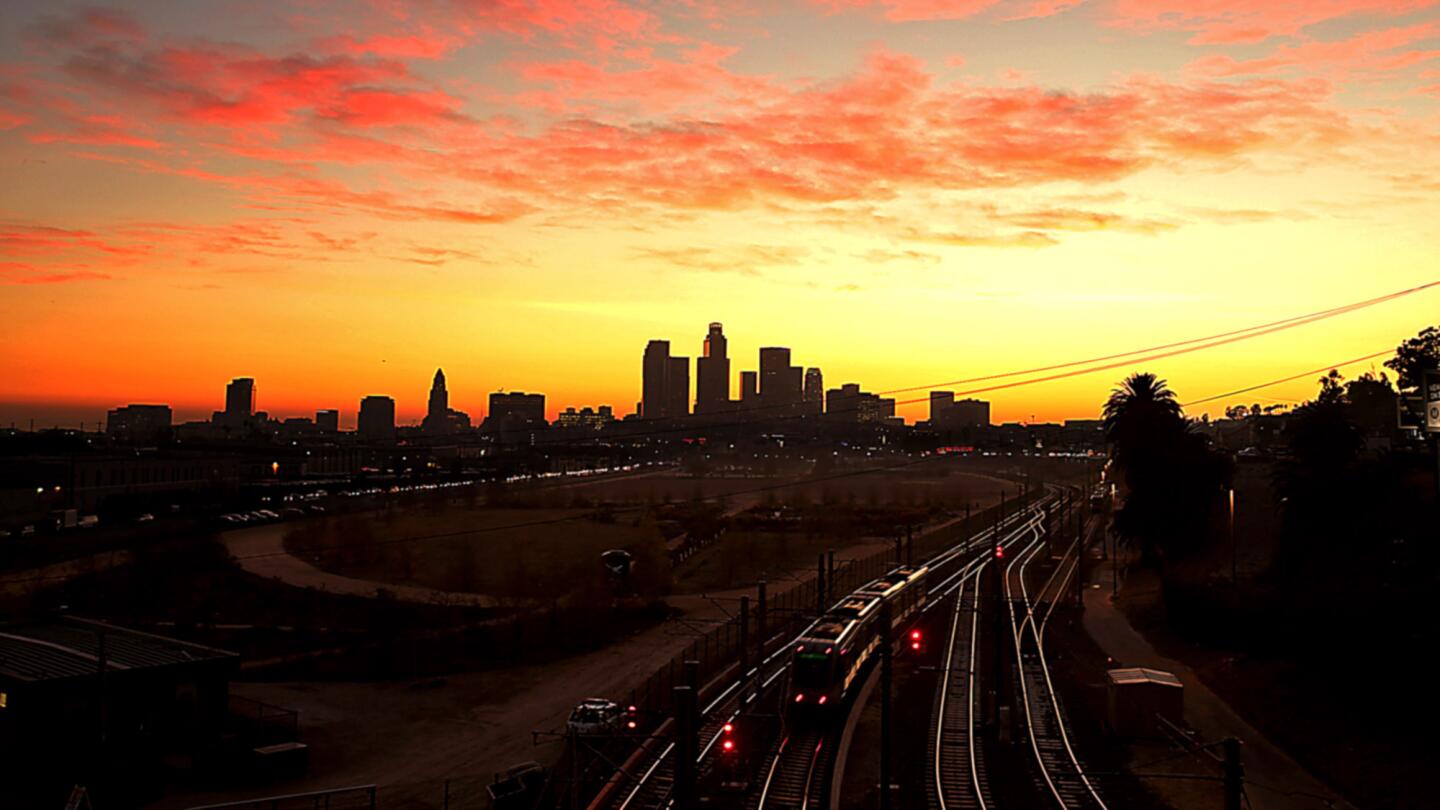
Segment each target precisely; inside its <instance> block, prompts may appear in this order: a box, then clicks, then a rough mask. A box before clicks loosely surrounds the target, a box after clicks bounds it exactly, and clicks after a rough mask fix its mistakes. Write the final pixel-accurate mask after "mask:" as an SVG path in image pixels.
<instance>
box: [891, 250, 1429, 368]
mask: <svg viewBox="0 0 1440 810" xmlns="http://www.w3.org/2000/svg"><path fill="white" fill-rule="evenodd" d="M1437 286H1440V279H1437V280H1435V281H1430V282H1426V283H1425V284H1420V285H1418V286H1415V287H1410V288H1408V289H1404V290H1399V291H1396V292H1393V293H1387V294H1385V295H1381V296H1377V297H1375V298H1368V299H1366V300H1364V301H1357V302H1354V303H1351V304H1345V305H1343V306H1338V307H1332V308H1330V309H1322V310H1320V311H1318V312H1311V313H1308V314H1306V315H1296V316H1293V317H1290V318H1283V319H1281V320H1278V321H1271V322H1270V323H1263V324H1259V325H1257V326H1249V327H1246V328H1244V329H1234V330H1231V331H1229V332H1220V333H1219V334H1214V335H1208V336H1206V337H1198V338H1190V339H1188V340H1180V341H1176V342H1174V343H1165V344H1161V345H1159V346H1151V347H1149V348H1146V349H1135V350H1134V351H1128V352H1120V353H1118V354H1109V355H1105V356H1103V357H1092V358H1090V359H1088V360H1072V361H1070V362H1067V363H1056V364H1055V365H1051V366H1039V367H1036V368H1031V369H1026V370H1024V371H1007V372H1003V373H1000V374H988V375H985V376H982V377H970V378H968V379H964V380H951V381H948V382H938V383H932V384H931V385H917V386H912V387H910V388H894V389H891V390H889V391H881V392H879V393H881V394H901V393H905V392H908V391H922V390H924V389H926V388H936V387H939V386H943V385H965V384H968V383H972V382H984V381H985V380H997V379H1003V378H1005V377H1019V376H1023V375H1026V374H1039V373H1041V372H1045V371H1054V370H1056V369H1060V368H1069V367H1071V366H1084V365H1089V364H1091V363H1101V362H1104V361H1107V360H1116V359H1119V358H1121V357H1130V356H1132V355H1136V354H1146V353H1148V352H1155V351H1162V350H1165V349H1173V348H1176V347H1178V346H1188V345H1190V344H1194V343H1205V342H1208V341H1211V340H1218V339H1220V338H1228V337H1234V336H1237V335H1243V334H1245V333H1247V332H1256V331H1258V330H1262V329H1263V330H1270V329H1271V327H1277V326H1285V325H1287V324H1288V325H1293V326H1303V325H1305V324H1308V323H1314V322H1315V321H1317V320H1324V319H1326V318H1332V317H1334V316H1336V315H1344V314H1346V313H1349V312H1354V311H1356V310H1359V309H1365V308H1368V307H1372V306H1375V305H1376V304H1383V303H1385V302H1387V301H1392V300H1395V299H1396V298H1403V297H1405V296H1407V295H1413V294H1415V293H1418V292H1422V291H1424V290H1428V289H1430V288H1431V287H1437ZM1261 334H1269V332H1268V331H1266V332H1262V333H1261Z"/></svg>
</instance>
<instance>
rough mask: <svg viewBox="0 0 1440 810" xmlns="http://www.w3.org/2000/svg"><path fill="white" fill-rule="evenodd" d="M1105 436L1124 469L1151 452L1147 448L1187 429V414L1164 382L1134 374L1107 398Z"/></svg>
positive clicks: (1154, 446) (1145, 375)
mask: <svg viewBox="0 0 1440 810" xmlns="http://www.w3.org/2000/svg"><path fill="white" fill-rule="evenodd" d="M1103 413H1104V417H1105V438H1106V440H1108V441H1109V442H1110V443H1111V444H1112V445H1114V447H1115V462H1116V464H1117V465H1118V466H1120V467H1121V468H1125V467H1128V466H1131V465H1132V464H1134V463H1135V462H1136V461H1137V460H1138V459H1140V458H1142V457H1144V456H1146V455H1149V454H1148V453H1147V452H1146V450H1147V448H1151V449H1154V448H1157V446H1158V445H1160V444H1162V442H1161V441H1157V440H1161V439H1164V440H1169V439H1172V438H1174V437H1175V436H1176V435H1177V434H1179V433H1183V432H1184V430H1185V417H1184V415H1183V414H1182V412H1181V410H1180V402H1179V401H1178V400H1176V399H1175V392H1174V391H1171V390H1170V388H1169V386H1168V385H1166V383H1165V381H1164V380H1162V379H1160V378H1158V377H1156V376H1155V375H1154V374H1150V373H1148V372H1140V373H1137V374H1131V375H1130V376H1129V377H1126V378H1125V379H1124V380H1123V381H1122V382H1121V383H1120V385H1119V387H1118V388H1116V389H1114V390H1113V391H1111V392H1110V398H1109V399H1108V400H1106V401H1105V409H1104V412H1103Z"/></svg>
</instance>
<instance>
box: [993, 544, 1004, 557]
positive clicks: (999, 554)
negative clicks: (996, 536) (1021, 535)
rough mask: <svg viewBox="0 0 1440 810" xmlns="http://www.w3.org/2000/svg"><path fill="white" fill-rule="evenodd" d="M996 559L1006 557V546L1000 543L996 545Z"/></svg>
mask: <svg viewBox="0 0 1440 810" xmlns="http://www.w3.org/2000/svg"><path fill="white" fill-rule="evenodd" d="M995 559H997V560H1003V559H1005V547H1004V546H1002V545H999V544H997V545H996V546H995Z"/></svg>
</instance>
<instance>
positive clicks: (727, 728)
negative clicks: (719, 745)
mask: <svg viewBox="0 0 1440 810" xmlns="http://www.w3.org/2000/svg"><path fill="white" fill-rule="evenodd" d="M723 730H724V732H725V733H726V734H729V733H730V732H732V731H734V730H735V726H734V725H732V724H730V723H726V724H725V728H724V729H723Z"/></svg>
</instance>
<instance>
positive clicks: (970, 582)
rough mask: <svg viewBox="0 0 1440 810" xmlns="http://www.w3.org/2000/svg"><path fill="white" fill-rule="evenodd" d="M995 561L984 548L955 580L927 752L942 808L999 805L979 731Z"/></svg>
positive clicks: (934, 795)
mask: <svg viewBox="0 0 1440 810" xmlns="http://www.w3.org/2000/svg"><path fill="white" fill-rule="evenodd" d="M1048 501H1049V499H1046V501H1042V502H1041V503H1039V504H1037V505H1036V506H1035V507H1033V508H1032V509H1030V510H1027V511H1026V512H1025V513H1024V514H1026V515H1028V516H1029V517H1028V519H1026V520H1024V521H1023V522H1022V523H1020V525H1018V526H1016V527H1015V528H1014V529H1012V530H1011V531H1010V532H1009V534H1007V535H1006V536H1005V538H1004V539H1003V540H1002V541H1001V544H1002V545H1005V546H1006V547H1011V546H1013V545H1015V543H1016V542H1017V541H1018V540H1019V538H1021V537H1023V536H1025V535H1026V533H1027V532H1030V531H1034V530H1037V528H1038V527H1039V525H1040V522H1041V521H1042V520H1043V516H1044V509H1045V505H1046V503H1047V502H1048ZM990 563H991V555H990V554H988V553H986V554H983V555H981V556H980V557H978V558H976V559H973V560H971V561H970V562H969V563H968V564H967V565H966V566H965V568H964V569H962V571H961V573H960V578H959V581H958V583H957V584H956V585H955V586H954V592H955V598H954V602H953V603H952V604H953V607H952V610H951V616H950V623H949V628H950V630H949V634H948V635H947V636H946V642H945V644H946V647H945V658H944V664H943V668H942V670H941V673H940V683H939V685H938V687H937V688H936V696H935V709H934V711H933V712H932V713H931V734H930V738H929V746H928V753H929V757H930V761H931V763H932V765H933V767H932V778H931V780H930V784H929V785H927V792H928V795H929V798H930V804H931V805H932V806H934V807H938V808H940V810H951V809H952V808H954V809H955V810H971V809H972V808H975V809H976V810H984V808H989V807H993V806H995V800H994V798H993V796H992V794H991V791H990V786H989V783H988V780H987V779H986V776H985V751H984V748H983V746H982V745H981V740H980V739H979V735H978V734H977V731H978V725H979V723H978V718H979V716H980V707H981V702H980V697H979V694H980V692H979V672H980V664H979V636H980V610H979V606H980V587H981V583H982V582H983V581H984V580H983V579H982V574H983V572H984V570H985V567H986V566H987V565H989V564H990Z"/></svg>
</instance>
